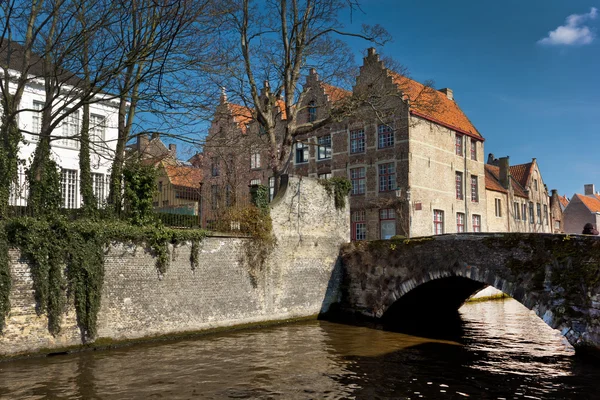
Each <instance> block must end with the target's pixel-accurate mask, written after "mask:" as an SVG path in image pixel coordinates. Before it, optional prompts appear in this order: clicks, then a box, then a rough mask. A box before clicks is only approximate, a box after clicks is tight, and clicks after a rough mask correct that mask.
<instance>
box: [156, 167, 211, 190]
mask: <svg viewBox="0 0 600 400" xmlns="http://www.w3.org/2000/svg"><path fill="white" fill-rule="evenodd" d="M163 166H164V168H165V172H166V174H167V177H168V178H169V182H171V184H172V185H175V186H182V187H188V188H195V189H200V186H201V185H200V182H202V170H201V169H199V168H193V167H187V166H175V165H167V164H163Z"/></svg>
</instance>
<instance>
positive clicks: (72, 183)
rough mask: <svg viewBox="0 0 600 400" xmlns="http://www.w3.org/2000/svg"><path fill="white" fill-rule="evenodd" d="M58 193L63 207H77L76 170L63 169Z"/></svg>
mask: <svg viewBox="0 0 600 400" xmlns="http://www.w3.org/2000/svg"><path fill="white" fill-rule="evenodd" d="M60 189H61V190H60V194H61V197H62V204H63V207H64V208H77V206H78V205H77V193H78V191H77V171H75V170H71V169H63V170H62V173H61V180H60Z"/></svg>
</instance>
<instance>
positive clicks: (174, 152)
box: [169, 143, 177, 158]
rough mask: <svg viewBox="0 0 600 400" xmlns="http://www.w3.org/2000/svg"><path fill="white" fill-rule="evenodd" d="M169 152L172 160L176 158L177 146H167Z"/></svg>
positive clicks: (172, 144)
mask: <svg viewBox="0 0 600 400" xmlns="http://www.w3.org/2000/svg"><path fill="white" fill-rule="evenodd" d="M169 151H170V152H171V156H172V157H173V158H177V145H176V144H174V143H171V144H169Z"/></svg>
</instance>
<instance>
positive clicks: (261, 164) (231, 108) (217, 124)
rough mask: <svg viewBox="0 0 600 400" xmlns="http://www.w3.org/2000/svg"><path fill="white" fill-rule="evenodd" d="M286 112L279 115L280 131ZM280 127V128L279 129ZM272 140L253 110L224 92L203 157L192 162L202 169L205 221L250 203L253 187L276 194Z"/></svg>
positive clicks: (206, 141)
mask: <svg viewBox="0 0 600 400" xmlns="http://www.w3.org/2000/svg"><path fill="white" fill-rule="evenodd" d="M284 123H285V115H284V114H283V113H282V114H281V115H279V119H278V125H277V128H278V129H279V131H280V130H281V129H282V128H283V124H284ZM276 130H277V129H276ZM268 156H269V141H268V138H266V137H265V136H264V135H263V134H262V133H261V129H260V125H259V124H258V123H257V122H256V120H255V119H254V117H253V110H252V109H250V108H248V107H246V106H243V105H239V104H235V103H232V102H230V101H229V100H228V99H227V95H226V93H225V92H224V91H223V93H222V94H221V99H220V102H219V105H218V106H217V109H216V111H215V114H214V117H213V121H212V123H211V126H210V128H209V130H208V135H207V137H206V140H205V144H204V146H203V153H202V157H199V156H198V155H196V156H194V157H193V159H192V160H190V161H192V162H193V163H194V164H195V165H196V166H198V167H200V169H201V170H202V182H203V184H202V189H201V190H202V199H203V201H202V215H203V224H204V225H206V224H210V223H211V221H212V220H215V219H218V218H219V216H220V213H222V212H224V211H225V210H226V209H227V208H229V207H231V206H234V205H240V206H241V205H244V204H248V203H249V201H250V198H249V194H250V190H249V186H251V185H265V186H268V187H269V190H270V197H271V198H272V197H273V195H274V180H273V178H272V172H271V170H270V168H269V163H268Z"/></svg>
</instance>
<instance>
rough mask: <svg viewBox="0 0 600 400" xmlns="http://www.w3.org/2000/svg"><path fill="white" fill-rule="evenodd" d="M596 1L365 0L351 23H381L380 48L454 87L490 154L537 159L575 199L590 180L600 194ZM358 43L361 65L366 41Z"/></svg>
mask: <svg viewBox="0 0 600 400" xmlns="http://www.w3.org/2000/svg"><path fill="white" fill-rule="evenodd" d="M593 7H600V3H598V4H594V3H591V2H589V1H579V0H571V1H568V2H567V1H557V0H553V1H522V0H521V1H515V0H507V1H503V2H488V1H453V2H449V1H446V0H443V1H442V0H438V1H433V0H420V1H411V2H408V1H398V0H367V1H365V2H363V11H364V12H365V14H364V15H355V16H354V22H353V24H352V25H354V26H356V27H359V26H360V25H359V24H361V23H368V24H375V23H378V24H381V25H382V26H383V27H384V28H386V29H387V30H388V32H389V33H390V34H391V35H392V37H393V41H392V42H391V43H387V44H386V45H385V46H383V47H382V48H379V49H378V51H380V52H382V53H384V54H386V55H388V56H391V57H393V58H394V59H395V60H396V61H398V62H400V63H402V64H403V65H405V66H406V67H408V69H409V71H410V74H411V76H412V77H413V78H414V79H417V80H419V81H425V80H427V79H433V80H434V81H435V87H436V88H442V87H449V88H451V89H453V91H454V97H455V99H456V100H457V102H458V104H459V105H460V106H461V108H462V109H463V111H464V112H465V113H466V114H467V115H468V117H469V118H470V119H471V121H472V122H473V123H474V124H475V126H476V127H477V129H478V130H479V131H480V132H481V134H482V135H483V136H484V138H485V139H486V141H485V152H486V157H487V154H488V153H494V154H495V155H496V157H501V156H507V155H508V156H510V161H511V164H521V163H525V162H529V161H531V158H533V157H535V158H537V161H538V163H539V165H540V168H541V172H542V177H543V179H544V181H545V183H546V184H547V186H548V189H558V190H559V193H560V194H567V195H568V196H569V197H571V196H572V195H573V193H582V192H583V185H584V184H585V183H594V184H596V187H597V190H600V15H598V14H599V13H598V11H594V10H593ZM571 15H578V17H571V18H570V19H569V20H567V17H569V16H571ZM352 25H351V26H352ZM559 27H561V28H559ZM550 31H554V33H553V34H551V35H549V32H550ZM544 38H546V39H544ZM350 43H351V45H352V47H353V48H354V49H355V50H356V54H357V62H358V63H360V62H361V57H362V55H363V54H364V50H365V48H366V47H368V44H367V43H365V42H364V41H358V40H352V41H351V42H350Z"/></svg>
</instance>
